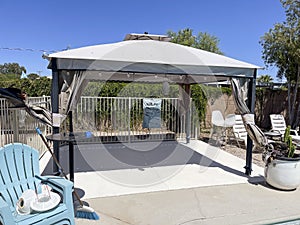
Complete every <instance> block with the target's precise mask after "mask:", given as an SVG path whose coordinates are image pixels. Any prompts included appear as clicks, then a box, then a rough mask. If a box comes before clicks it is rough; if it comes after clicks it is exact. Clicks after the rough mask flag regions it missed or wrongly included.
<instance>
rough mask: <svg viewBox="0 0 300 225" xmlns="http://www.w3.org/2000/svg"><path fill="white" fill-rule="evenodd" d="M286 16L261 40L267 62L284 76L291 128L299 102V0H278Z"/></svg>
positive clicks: (297, 112)
mask: <svg viewBox="0 0 300 225" xmlns="http://www.w3.org/2000/svg"><path fill="white" fill-rule="evenodd" d="M280 1H281V3H282V5H283V7H284V9H285V13H286V20H285V21H284V22H282V23H277V24H275V25H274V28H272V29H270V30H269V32H267V33H265V34H264V36H263V37H262V38H261V40H260V44H261V45H262V47H263V52H262V53H263V59H264V61H265V64H266V65H267V66H276V67H277V68H278V73H277V77H278V78H280V79H281V78H282V77H285V78H286V80H287V84H288V119H289V121H288V122H289V124H290V125H291V127H292V128H293V129H294V128H296V126H298V125H299V116H300V114H299V113H300V104H298V99H297V93H298V86H299V82H300V2H299V0H280Z"/></svg>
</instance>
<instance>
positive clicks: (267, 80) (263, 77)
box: [257, 74, 273, 84]
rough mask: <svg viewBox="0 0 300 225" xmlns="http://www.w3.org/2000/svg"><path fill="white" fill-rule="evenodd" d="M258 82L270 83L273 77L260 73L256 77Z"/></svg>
mask: <svg viewBox="0 0 300 225" xmlns="http://www.w3.org/2000/svg"><path fill="white" fill-rule="evenodd" d="M257 82H258V83H265V84H270V83H272V82H273V77H271V76H270V75H268V74H266V75H261V76H260V77H258V78H257Z"/></svg>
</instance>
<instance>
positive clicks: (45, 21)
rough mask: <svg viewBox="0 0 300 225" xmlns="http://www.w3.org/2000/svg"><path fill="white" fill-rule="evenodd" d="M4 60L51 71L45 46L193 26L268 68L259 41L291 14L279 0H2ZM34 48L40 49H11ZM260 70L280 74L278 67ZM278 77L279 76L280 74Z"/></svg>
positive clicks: (233, 53) (0, 55)
mask: <svg viewBox="0 0 300 225" xmlns="http://www.w3.org/2000/svg"><path fill="white" fill-rule="evenodd" d="M0 9H1V20H0V28H1V31H0V64H3V63H5V62H17V63H19V64H20V65H22V66H25V68H26V69H27V73H40V74H41V75H50V74H51V71H50V70H48V69H47V64H48V62H47V61H46V60H45V59H43V58H42V54H43V52H42V51H40V50H47V51H55V50H62V49H65V48H67V47H71V48H78V47H83V46H88V45H96V44H102V43H112V42H118V41H122V40H123V38H124V37H125V35H126V34H127V33H144V32H148V33H153V34H166V32H167V31H168V30H172V31H178V30H180V29H184V28H191V29H193V31H194V34H195V35H197V33H198V32H200V31H201V32H208V33H209V34H211V35H214V36H216V37H218V38H219V39H220V44H219V47H220V49H221V51H222V52H224V53H225V55H226V56H229V57H232V58H235V59H238V60H242V61H245V62H249V63H253V64H256V65H258V66H261V67H264V66H265V65H264V62H263V60H262V58H261V51H262V48H261V45H260V44H259V40H260V38H261V36H263V35H264V33H266V32H268V30H269V29H270V28H272V27H273V26H274V24H275V23H278V22H282V21H283V20H284V19H285V14H284V9H283V7H282V5H281V3H280V1H279V0H187V1H174V0H173V1H171V0H164V1H160V0H151V1H144V0H130V1H121V0H120V1H117V0H110V1H99V0H86V1H76V0H72V1H71V0H51V1H50V0H43V1H38V0H35V1H34V0H26V1H22V0H20V1H17V0H1V1H0ZM4 48H21V49H33V50H34V51H24V50H23V51H16V50H5V49H4ZM258 74H259V75H260V74H269V75H272V76H273V77H275V75H276V68H272V67H271V68H269V69H268V70H260V71H259V72H258ZM275 80H276V79H275Z"/></svg>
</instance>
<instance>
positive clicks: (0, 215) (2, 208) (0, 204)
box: [0, 196, 15, 224]
mask: <svg viewBox="0 0 300 225" xmlns="http://www.w3.org/2000/svg"><path fill="white" fill-rule="evenodd" d="M1 223H2V224H14V223H15V222H14V220H13V215H12V212H11V210H10V207H9V205H8V204H7V203H6V202H5V201H4V200H3V198H2V197H1V196H0V224H1Z"/></svg>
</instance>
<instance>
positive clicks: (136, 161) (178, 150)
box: [43, 141, 261, 183]
mask: <svg viewBox="0 0 300 225" xmlns="http://www.w3.org/2000/svg"><path fill="white" fill-rule="evenodd" d="M68 151H69V146H68V145H67V146H62V147H60V163H61V165H62V167H63V168H64V171H65V172H66V173H69V163H68V159H69V155H68ZM187 164H195V165H200V166H203V167H204V168H205V167H218V168H221V169H222V170H224V171H226V172H228V173H232V174H235V175H238V176H241V177H247V178H248V179H249V183H255V182H259V180H260V182H261V178H257V179H256V177H254V178H250V177H249V176H247V175H246V174H244V173H243V172H241V171H239V170H236V169H234V168H232V167H231V166H230V162H228V165H224V164H221V163H219V162H216V161H214V160H212V159H210V158H208V157H206V156H204V155H202V154H200V153H198V152H196V151H194V150H193V149H191V148H189V147H187V146H185V145H182V144H180V143H178V142H177V141H162V142H138V143H110V144H101V143H98V144H80V145H75V146H74V165H75V168H74V171H75V172H91V171H108V170H122V169H136V168H137V169H140V170H143V169H144V168H148V167H162V166H174V165H187ZM52 165H53V162H52V160H50V161H49V163H48V165H47V166H46V168H45V170H44V171H43V175H48V174H53V172H52Z"/></svg>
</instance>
